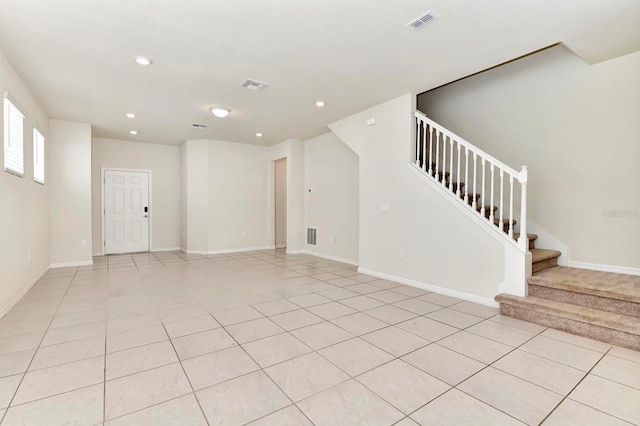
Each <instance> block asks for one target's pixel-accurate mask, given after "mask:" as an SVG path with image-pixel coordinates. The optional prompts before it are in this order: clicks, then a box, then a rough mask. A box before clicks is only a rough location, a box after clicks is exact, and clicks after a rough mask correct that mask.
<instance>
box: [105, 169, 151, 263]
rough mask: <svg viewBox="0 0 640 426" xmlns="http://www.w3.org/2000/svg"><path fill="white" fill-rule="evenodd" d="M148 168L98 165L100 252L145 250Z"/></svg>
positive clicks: (114, 252) (148, 217)
mask: <svg viewBox="0 0 640 426" xmlns="http://www.w3.org/2000/svg"><path fill="white" fill-rule="evenodd" d="M150 187H151V172H150V171H148V170H126V169H102V254H120V253H139V252H148V251H149V249H150V247H151V244H150V232H149V229H150V222H151V217H150V216H151V208H150V207H151V206H150V204H149V190H150Z"/></svg>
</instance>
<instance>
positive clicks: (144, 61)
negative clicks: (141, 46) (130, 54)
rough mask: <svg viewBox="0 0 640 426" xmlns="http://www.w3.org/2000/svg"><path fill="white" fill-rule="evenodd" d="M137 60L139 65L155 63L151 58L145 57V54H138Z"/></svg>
mask: <svg viewBox="0 0 640 426" xmlns="http://www.w3.org/2000/svg"><path fill="white" fill-rule="evenodd" d="M136 62H137V63H138V64H139V65H145V66H146V65H151V64H152V63H153V61H152V60H151V59H149V58H145V57H144V56H137V57H136Z"/></svg>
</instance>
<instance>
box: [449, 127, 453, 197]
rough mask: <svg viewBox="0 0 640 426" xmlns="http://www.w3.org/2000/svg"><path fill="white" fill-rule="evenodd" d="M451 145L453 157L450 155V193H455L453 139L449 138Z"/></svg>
mask: <svg viewBox="0 0 640 426" xmlns="http://www.w3.org/2000/svg"><path fill="white" fill-rule="evenodd" d="M449 145H450V146H451V155H449V162H450V164H449V172H450V173H451V175H450V176H449V191H453V138H449Z"/></svg>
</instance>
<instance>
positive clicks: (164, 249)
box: [151, 247, 182, 253]
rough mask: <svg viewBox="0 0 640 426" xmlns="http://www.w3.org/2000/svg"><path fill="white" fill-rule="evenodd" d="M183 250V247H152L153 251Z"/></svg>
mask: <svg viewBox="0 0 640 426" xmlns="http://www.w3.org/2000/svg"><path fill="white" fill-rule="evenodd" d="M181 250H182V247H162V248H153V249H151V253H155V252H163V251H181Z"/></svg>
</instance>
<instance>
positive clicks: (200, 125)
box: [191, 123, 207, 129]
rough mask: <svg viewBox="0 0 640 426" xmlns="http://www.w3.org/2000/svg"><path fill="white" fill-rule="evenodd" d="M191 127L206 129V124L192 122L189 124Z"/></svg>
mask: <svg viewBox="0 0 640 426" xmlns="http://www.w3.org/2000/svg"><path fill="white" fill-rule="evenodd" d="M191 127H193V128H194V129H206V128H207V125H206V124H199V123H193V124H192V125H191Z"/></svg>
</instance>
